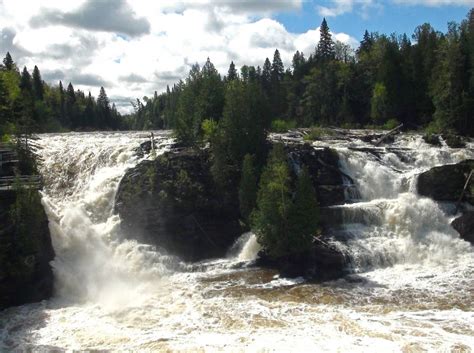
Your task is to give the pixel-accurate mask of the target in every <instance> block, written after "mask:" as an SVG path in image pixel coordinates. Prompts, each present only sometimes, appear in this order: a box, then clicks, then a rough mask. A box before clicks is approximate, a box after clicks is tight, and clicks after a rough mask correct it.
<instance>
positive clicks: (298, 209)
mask: <svg viewBox="0 0 474 353" xmlns="http://www.w3.org/2000/svg"><path fill="white" fill-rule="evenodd" d="M293 194H294V197H292V195H293ZM318 227H319V210H318V205H317V201H316V194H315V191H314V189H313V186H312V183H311V178H310V176H309V173H308V170H307V168H305V167H304V168H303V169H302V170H301V172H300V174H299V176H298V180H297V182H296V189H295V190H294V189H293V188H292V186H291V178H290V170H289V166H288V161H287V156H286V153H285V150H284V147H283V145H275V146H274V147H273V149H272V151H271V152H270V155H269V157H268V161H267V164H266V166H265V168H264V170H263V172H262V176H261V178H260V183H259V188H258V194H257V205H256V208H255V210H254V212H253V214H252V230H253V231H254V232H255V234H256V235H257V239H258V242H259V243H260V244H261V245H262V246H263V247H264V249H265V250H266V251H267V252H268V254H269V255H270V256H271V257H273V258H278V257H282V256H288V255H291V254H297V253H301V252H304V251H306V250H308V249H309V248H310V246H311V242H312V239H313V236H314V235H316V233H317V231H318Z"/></svg>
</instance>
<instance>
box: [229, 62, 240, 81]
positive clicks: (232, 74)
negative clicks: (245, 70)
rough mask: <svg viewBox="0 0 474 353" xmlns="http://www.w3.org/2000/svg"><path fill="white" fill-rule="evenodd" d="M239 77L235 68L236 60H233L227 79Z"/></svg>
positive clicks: (231, 79)
mask: <svg viewBox="0 0 474 353" xmlns="http://www.w3.org/2000/svg"><path fill="white" fill-rule="evenodd" d="M237 78H238V75H237V70H236V69H235V65H234V62H233V61H231V63H230V66H229V71H228V72H227V80H228V81H233V80H236V79H237Z"/></svg>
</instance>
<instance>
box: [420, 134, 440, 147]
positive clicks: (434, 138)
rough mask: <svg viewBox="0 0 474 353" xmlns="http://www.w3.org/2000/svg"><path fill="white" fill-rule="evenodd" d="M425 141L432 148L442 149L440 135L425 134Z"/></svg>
mask: <svg viewBox="0 0 474 353" xmlns="http://www.w3.org/2000/svg"><path fill="white" fill-rule="evenodd" d="M423 140H424V141H425V142H426V143H427V144H429V145H432V146H436V147H440V146H441V141H440V140H439V135H436V134H425V135H423Z"/></svg>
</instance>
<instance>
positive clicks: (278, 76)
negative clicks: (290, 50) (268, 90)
mask: <svg viewBox="0 0 474 353" xmlns="http://www.w3.org/2000/svg"><path fill="white" fill-rule="evenodd" d="M284 74H285V67H284V66H283V62H282V61H281V56H280V52H279V51H278V49H276V50H275V53H274V54H273V62H272V68H271V81H272V84H273V83H275V82H281V81H283V76H284Z"/></svg>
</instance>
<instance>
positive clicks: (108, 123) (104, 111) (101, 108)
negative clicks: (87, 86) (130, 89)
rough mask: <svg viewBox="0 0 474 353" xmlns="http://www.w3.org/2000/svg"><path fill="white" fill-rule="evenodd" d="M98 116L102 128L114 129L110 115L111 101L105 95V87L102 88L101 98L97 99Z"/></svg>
mask: <svg viewBox="0 0 474 353" xmlns="http://www.w3.org/2000/svg"><path fill="white" fill-rule="evenodd" d="M97 114H98V116H99V124H100V126H101V127H102V128H113V122H112V119H111V115H110V101H109V97H107V93H105V89H104V87H100V92H99V96H98V97H97Z"/></svg>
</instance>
